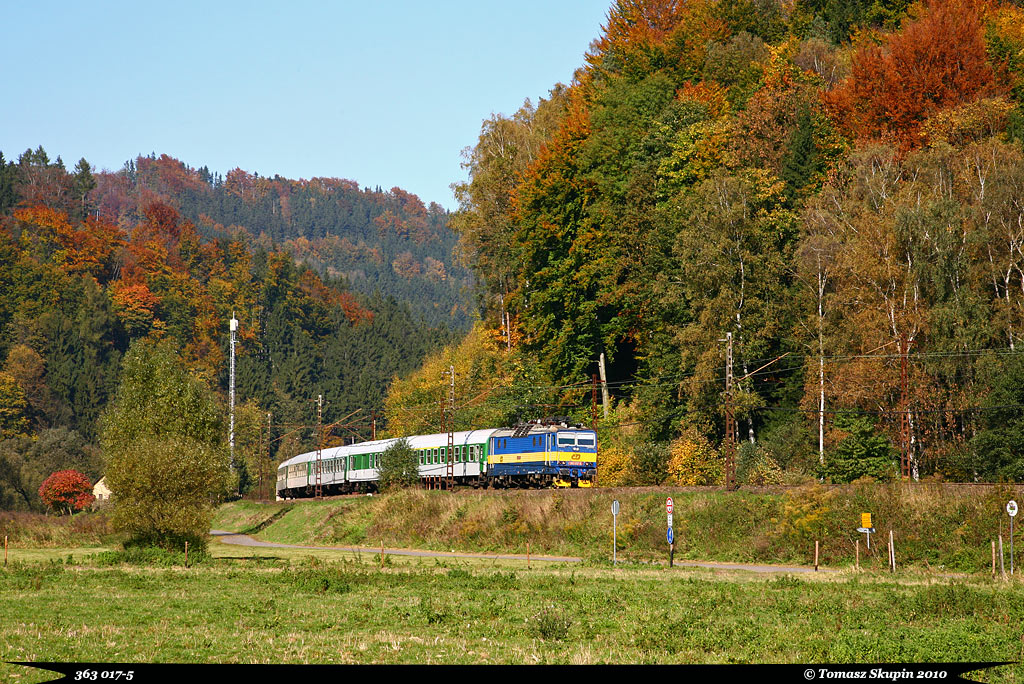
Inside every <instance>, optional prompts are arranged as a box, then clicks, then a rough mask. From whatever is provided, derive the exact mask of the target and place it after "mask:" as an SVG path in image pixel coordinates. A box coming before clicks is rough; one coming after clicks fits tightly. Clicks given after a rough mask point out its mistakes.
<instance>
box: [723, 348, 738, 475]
mask: <svg viewBox="0 0 1024 684" xmlns="http://www.w3.org/2000/svg"><path fill="white" fill-rule="evenodd" d="M725 342H726V352H725V487H726V489H736V416H735V414H734V409H733V396H732V333H731V332H730V333H725Z"/></svg>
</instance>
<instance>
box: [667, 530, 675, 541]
mask: <svg viewBox="0 0 1024 684" xmlns="http://www.w3.org/2000/svg"><path fill="white" fill-rule="evenodd" d="M674 539H675V535H674V534H672V528H671V527H670V528H668V543H669V544H671V543H672V541H673V540H674Z"/></svg>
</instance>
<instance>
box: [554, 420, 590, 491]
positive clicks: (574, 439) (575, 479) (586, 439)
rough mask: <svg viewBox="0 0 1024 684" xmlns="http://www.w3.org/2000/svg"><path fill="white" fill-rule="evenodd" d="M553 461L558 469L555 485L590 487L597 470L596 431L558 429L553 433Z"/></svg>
mask: <svg viewBox="0 0 1024 684" xmlns="http://www.w3.org/2000/svg"><path fill="white" fill-rule="evenodd" d="M553 463H554V465H555V467H556V468H557V469H558V475H557V477H555V480H554V485H555V486H556V487H592V486H593V485H594V474H595V473H596V472H597V433H596V432H594V431H593V430H559V431H558V432H557V433H556V434H555V453H554V459H553Z"/></svg>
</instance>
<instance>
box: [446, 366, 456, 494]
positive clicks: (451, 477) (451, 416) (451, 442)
mask: <svg viewBox="0 0 1024 684" xmlns="http://www.w3.org/2000/svg"><path fill="white" fill-rule="evenodd" d="M447 375H448V401H447V403H446V404H445V424H446V425H445V427H447V429H448V451H447V452H446V454H445V455H446V456H447V458H446V459H445V460H446V462H447V466H446V468H445V477H446V479H447V488H448V491H451V490H452V489H453V488H454V487H455V366H448V373H447Z"/></svg>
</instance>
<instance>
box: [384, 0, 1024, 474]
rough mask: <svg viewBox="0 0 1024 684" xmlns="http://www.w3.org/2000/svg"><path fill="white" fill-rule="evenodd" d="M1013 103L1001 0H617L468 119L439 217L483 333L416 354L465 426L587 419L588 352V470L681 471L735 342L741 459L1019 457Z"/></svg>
mask: <svg viewBox="0 0 1024 684" xmlns="http://www.w3.org/2000/svg"><path fill="white" fill-rule="evenodd" d="M1022 96H1024V11H1022V10H1021V8H1020V7H1019V6H1017V5H1016V4H1013V3H999V2H984V1H977V2H975V1H973V0H950V1H948V2H941V1H934V2H925V3H914V4H908V3H907V2H904V1H902V0H894V1H891V2H890V1H887V0H875V1H873V2H830V1H823V0H797V2H795V3H791V2H776V1H774V0H752V1H750V0H719V1H715V0H689V1H686V2H683V1H682V0H619V1H618V2H615V3H614V4H613V5H612V7H611V9H610V10H609V13H608V17H607V21H606V24H605V26H604V27H603V32H602V34H601V35H600V36H598V37H597V39H596V40H595V41H594V43H593V44H592V46H591V49H590V51H589V52H588V53H587V54H586V57H585V63H584V64H583V65H582V66H581V67H580V69H579V70H578V71H577V73H576V75H575V78H574V79H573V82H572V83H571V84H570V85H568V86H556V87H555V88H554V89H553V90H552V91H551V93H550V96H549V97H548V98H546V99H543V100H541V101H540V102H539V103H537V104H532V103H530V102H527V104H526V105H525V106H524V107H523V108H522V109H521V110H520V111H518V112H516V113H515V114H513V115H511V116H500V115H498V116H494V117H492V118H491V119H489V120H487V121H485V122H484V124H483V127H482V130H481V133H480V137H479V141H478V143H477V145H476V147H475V148H474V149H473V150H472V151H471V153H470V156H469V160H468V161H469V166H470V179H469V181H468V182H467V183H465V184H463V185H462V186H460V187H459V188H458V197H459V200H460V209H459V211H458V212H457V213H456V214H455V215H453V217H452V220H451V223H452V225H453V227H454V228H455V229H456V230H457V231H458V232H459V234H460V248H461V251H462V253H463V254H464V256H465V260H466V262H467V263H468V264H470V265H471V266H472V268H473V269H474V272H475V274H476V277H477V279H478V282H479V283H480V287H481V288H482V290H483V295H484V296H483V299H484V302H485V306H486V314H485V316H486V318H485V320H486V329H485V330H481V331H478V332H476V333H474V334H475V335H476V337H473V338H470V339H468V340H467V341H466V342H465V343H463V345H462V348H461V349H460V348H456V347H453V348H451V349H450V350H449V351H448V352H447V353H446V354H447V355H446V356H441V357H437V358H436V359H434V360H432V361H431V364H433V365H432V366H430V367H431V368H433V367H434V366H438V365H441V364H443V363H446V362H448V361H451V362H454V363H456V364H461V366H462V368H463V371H462V376H463V377H466V378H473V380H472V381H470V382H468V383H467V385H469V386H467V387H464V388H462V389H461V394H460V397H459V403H460V406H462V407H464V408H463V411H462V413H463V414H464V420H465V422H472V421H473V416H474V415H476V414H477V413H479V411H480V410H481V409H482V408H484V407H486V408H487V410H488V411H491V412H492V413H497V414H500V415H502V416H505V417H507V418H512V417H516V416H520V415H523V414H529V413H531V412H532V413H533V414H538V413H559V412H561V413H566V412H575V413H574V415H576V416H577V417H578V418H580V419H583V420H586V421H587V422H589V421H590V420H591V403H592V387H591V384H592V378H593V376H594V375H595V374H597V373H598V359H599V356H600V355H601V354H602V353H603V354H605V355H606V357H607V359H608V376H609V377H608V380H609V385H610V390H611V395H612V396H611V403H612V410H611V414H610V416H609V417H608V418H607V419H603V418H602V419H601V420H599V421H598V424H599V426H601V430H602V435H603V440H602V443H603V444H604V449H603V451H602V454H603V457H602V458H603V464H604V468H605V470H604V475H603V477H604V478H605V480H604V481H605V482H606V483H609V482H637V483H653V482H661V481H675V482H679V483H683V484H692V483H698V482H704V481H708V482H710V481H715V480H716V479H717V478H720V477H721V470H720V465H721V460H720V451H719V447H720V445H721V444H722V442H723V439H724V437H725V419H724V415H725V411H724V408H725V402H724V397H723V394H724V390H725V376H726V369H725V365H726V360H725V354H726V342H725V339H726V337H727V335H728V334H731V336H732V339H733V355H734V367H733V372H734V377H735V378H736V380H737V384H736V391H735V393H734V394H735V396H734V399H735V401H734V403H735V409H736V417H737V422H738V437H739V439H740V441H741V442H742V444H743V446H742V447H741V449H740V459H739V464H740V470H741V476H742V477H741V479H743V478H744V477H745V478H748V479H749V480H751V481H753V480H756V479H760V480H768V481H772V480H779V479H783V478H785V477H788V475H787V472H788V473H792V474H793V476H794V477H798V476H800V475H801V474H802V475H817V476H826V477H830V478H832V479H835V480H845V479H851V478H853V477H857V476H859V475H864V474H871V475H874V476H876V477H892V476H895V475H896V472H894V469H895V466H894V463H895V462H896V461H897V459H898V457H899V456H900V452H901V450H903V449H905V450H906V455H907V458H908V459H909V469H910V471H911V472H910V475H911V476H913V477H924V476H930V475H937V476H941V477H945V478H950V479H964V480H976V479H980V480H990V479H1000V478H1009V479H1015V480H1019V479H1022V478H1024V458H1022V457H1021V453H1022V447H1024V382H1022V381H1024V357H1022V356H1021V355H1020V352H1021V343H1022V334H1024V249H1022V245H1024V148H1022V139H1024V115H1022V111H1021V108H1020V107H1021V98H1022ZM481 340H484V341H483V342H481ZM487 340H490V341H489V342H488V341H487ZM512 368H515V369H519V373H518V374H516V373H510V372H509V370H510V369H512ZM456 370H457V372H458V371H459V366H458V365H457V368H456ZM434 375H435V373H433V372H431V373H430V374H427V373H423V374H421V375H420V376H419V377H418V378H414V379H412V380H410V381H409V382H407V383H402V384H399V385H396V386H395V387H394V388H393V391H392V395H391V397H390V398H389V405H394V406H395V407H396V408H397V407H398V406H404V407H405V408H406V409H408V408H409V407H411V406H416V405H426V402H425V399H426V397H427V396H430V395H431V394H433V395H435V396H436V393H437V390H436V389H433V390H431V389H430V387H429V386H430V385H431V384H432V383H433V384H434V385H436V383H437V382H439V380H437V379H435V378H434V377H433V376H434ZM527 378H528V379H527ZM517 383H518V384H517ZM598 396H600V394H598ZM487 402H489V403H487ZM417 426H418V423H417V422H416V421H414V420H411V419H410V420H409V421H407V425H406V427H407V428H408V429H410V430H412V429H416V428H417Z"/></svg>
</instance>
